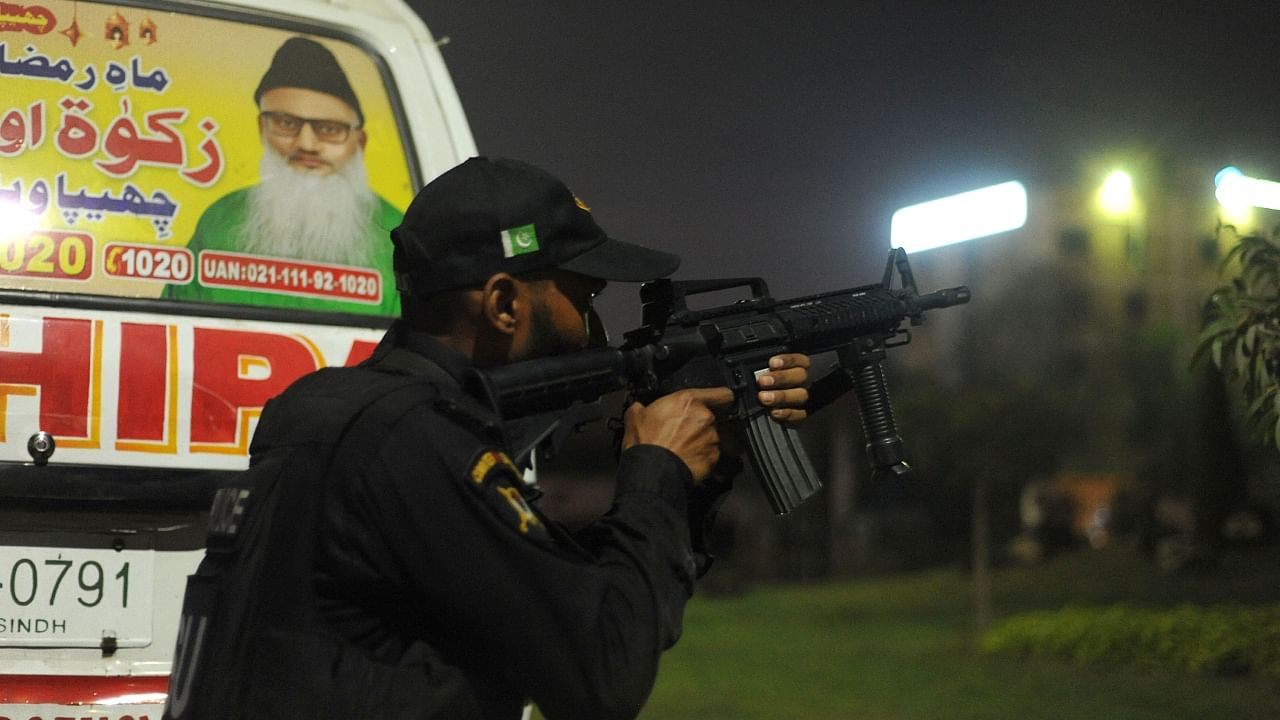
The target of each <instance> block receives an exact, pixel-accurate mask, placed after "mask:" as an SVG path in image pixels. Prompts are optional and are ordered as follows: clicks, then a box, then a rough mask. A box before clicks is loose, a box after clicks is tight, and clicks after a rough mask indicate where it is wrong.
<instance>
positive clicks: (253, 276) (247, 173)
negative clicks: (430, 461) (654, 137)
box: [0, 0, 475, 720]
mask: <svg viewBox="0 0 1280 720" xmlns="http://www.w3.org/2000/svg"><path fill="white" fill-rule="evenodd" d="M299 38H300V40H299ZM280 87H285V88H289V87H295V88H296V87H301V88H302V89H303V90H304V91H306V92H311V93H316V92H319V93H322V94H324V95H326V96H327V100H326V102H328V105H327V106H324V107H323V108H322V109H321V110H320V111H308V110H306V109H305V108H306V107H308V106H307V105H306V104H305V103H303V104H302V105H297V106H294V105H290V104H289V102H285V101H286V100H293V99H296V98H293V97H285V96H288V95H289V93H275V94H272V90H273V89H275V88H280ZM0 88H3V92H0V718H12V719H13V720H18V719H19V718H20V719H21V720H34V719H37V718H39V719H41V720H51V719H52V718H58V717H74V718H80V717H92V718H94V719H95V720H98V719H100V718H105V719H109V720H123V719H125V718H132V719H134V720H139V719H141V718H158V717H159V716H160V713H161V710H162V707H163V702H164V698H165V693H166V685H167V681H168V673H169V667H170V656H171V654H172V652H173V649H174V643H175V636H176V627H177V621H178V616H179V612H180V608H181V599H182V592H183V587H184V583H185V579H186V576H187V574H188V573H190V572H191V571H192V570H193V569H194V568H195V566H196V564H197V563H198V561H199V559H200V557H201V554H202V545H203V540H204V532H205V517H206V511H207V509H208V507H209V505H210V501H211V498H212V491H213V488H214V487H215V486H216V485H217V483H218V481H219V477H220V476H221V475H222V474H225V473H227V472H230V471H234V470H237V469H240V468H243V467H245V466H246V465H247V452H246V451H247V447H248V442H249V438H250V436H251V435H252V433H253V430H254V427H255V423H256V420H257V416H258V413H259V412H260V409H261V407H262V406H263V404H264V403H265V401H266V399H267V398H269V397H271V396H273V395H275V394H277V393H278V392H279V391H281V390H282V389H283V388H284V387H285V386H287V385H288V384H289V383H290V382H292V381H293V380H294V379H295V378H297V377H298V376H300V375H302V374H304V373H307V372H310V371H311V370H314V369H316V368H318V367H320V366H324V365H336V364H350V363H354V362H358V361H359V360H361V359H363V358H364V357H366V356H367V355H368V354H369V353H370V352H371V351H372V348H373V346H374V345H375V344H376V342H377V341H378V339H379V338H380V337H381V335H382V332H383V330H384V329H385V328H386V327H387V326H388V325H389V324H390V321H391V318H392V316H393V315H394V314H395V312H396V311H397V300H396V293H395V287H394V282H393V281H391V280H390V277H391V276H390V267H389V262H390V260H389V257H390V255H389V252H387V247H388V246H389V244H390V243H389V241H388V240H387V231H388V230H390V228H391V227H394V225H395V224H396V223H397V222H398V219H399V216H400V214H401V213H402V212H403V210H404V208H405V207H407V205H408V203H409V201H410V199H411V198H412V196H413V194H414V192H415V191H416V189H417V188H418V187H420V186H421V185H422V184H423V183H424V182H426V181H427V180H430V179H431V178H433V177H435V176H436V175H438V174H440V173H441V172H443V171H445V170H447V169H448V168H450V167H452V166H454V165H455V164H457V163H458V162H460V161H461V160H463V159H465V158H466V157H469V156H471V155H474V154H475V147H474V142H473V140H472V138H471V134H470V131H469V129H468V127H467V123H466V119H465V117H464V115H463V112H462V109H461V106H460V105H459V103H458V100H457V97H456V95H455V92H454V89H453V85H452V82H451V81H450V79H449V75H448V72H447V71H446V69H445V66H444V63H443V61H442V60H441V58H440V54H439V52H438V51H437V47H436V43H435V41H434V39H433V38H432V36H431V35H430V33H429V32H428V31H427V29H426V27H425V26H424V25H423V24H422V22H421V21H420V20H419V19H418V17H417V16H416V15H415V14H414V13H413V12H412V11H411V10H410V9H409V8H408V7H407V6H406V5H404V4H403V2H402V1H401V0H359V1H358V2H343V3H333V2H320V1H319V0H271V2H269V3H268V2H265V0H262V1H258V2H254V1H253V0H220V1H219V2H207V1H205V0H199V1H195V0H120V1H118V2H111V3H103V2H97V1H95V0H29V1H28V0H15V2H12V3H11V2H5V3H2V4H0ZM264 88H265V90H264ZM304 94H305V93H304ZM294 95H297V93H294ZM282 97H283V98H284V100H281V98H282ZM309 97H310V98H311V99H314V98H315V96H314V95H311V96H309ZM334 102H336V103H338V105H334V104H333V103H334ZM312 107H314V106H312ZM297 108H303V109H297ZM326 108H327V109H326ZM348 111H351V112H348ZM353 113H354V114H353ZM353 118H354V119H353ZM304 145H305V146H306V147H303V146H304ZM299 148H300V149H299ZM299 197H302V198H307V199H309V201H310V202H312V205H313V208H314V210H313V212H312V213H311V215H310V216H308V217H301V218H297V217H293V218H291V216H288V215H285V214H284V213H286V212H288V210H287V209H286V208H285V205H286V204H287V205H288V207H289V208H292V207H293V206H294V204H295V203H293V202H292V201H290V200H289V198H295V199H296V198H299ZM317 198H329V199H328V200H317ZM273 203H276V204H273ZM276 207H280V208H281V210H280V211H279V213H277V212H276V210H275V208H276ZM316 217H321V218H323V219H322V221H321V222H319V223H317V222H316V221H315V218H316ZM298 223H309V225H307V226H306V227H307V228H308V229H307V231H306V232H307V235H306V239H307V242H305V243H298V242H291V241H290V240H289V238H288V237H286V236H287V235H289V232H288V229H289V228H290V227H301V226H302V225H299V224H298ZM353 227H354V228H355V230H354V231H353V230H352V229H351V228H353ZM282 228H283V230H282ZM332 228H345V229H343V230H342V232H340V233H339V232H336V231H333V230H332ZM294 234H295V235H296V233H294ZM343 238H347V240H345V241H344V240H343Z"/></svg>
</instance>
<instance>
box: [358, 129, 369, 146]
mask: <svg viewBox="0 0 1280 720" xmlns="http://www.w3.org/2000/svg"><path fill="white" fill-rule="evenodd" d="M368 141H369V136H368V135H366V134H365V132H364V130H356V142H357V143H359V144H360V149H361V150H363V149H364V144H365V143H366V142H368Z"/></svg>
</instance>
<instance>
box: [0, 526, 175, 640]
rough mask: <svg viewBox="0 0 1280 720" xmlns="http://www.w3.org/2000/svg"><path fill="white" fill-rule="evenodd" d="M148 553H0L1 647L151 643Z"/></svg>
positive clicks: (5, 549)
mask: <svg viewBox="0 0 1280 720" xmlns="http://www.w3.org/2000/svg"><path fill="white" fill-rule="evenodd" d="M154 560H155V556H154V551H151V550H111V549H91V548H68V547H22V546H13V545H6V546H0V646H4V647H104V648H105V647H110V646H114V647H145V646H147V645H150V644H151V595H152V578H153V575H154Z"/></svg>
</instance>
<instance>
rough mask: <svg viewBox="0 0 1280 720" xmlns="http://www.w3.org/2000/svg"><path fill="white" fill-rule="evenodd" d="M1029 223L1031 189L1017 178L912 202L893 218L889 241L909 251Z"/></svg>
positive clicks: (973, 237)
mask: <svg viewBox="0 0 1280 720" xmlns="http://www.w3.org/2000/svg"><path fill="white" fill-rule="evenodd" d="M1026 222H1027V189H1026V188H1025V187H1023V185H1022V183H1020V182H1017V181H1016V180H1015V181H1011V182H1006V183H1001V184H999V185H992V186H990V187H985V188H981V189H978V190H970V191H969V192H963V193H960V194H958V195H950V196H947V197H944V198H939V199H937V200H930V201H929V202H923V203H920V204H918V205H909V206H907V207H904V208H902V209H900V210H898V211H897V212H895V213H894V214H893V217H892V219H891V220H890V221H889V242H890V244H891V245H892V246H893V247H897V248H902V249H903V250H906V251H907V252H908V253H913V252H920V251H921V250H931V249H933V248H936V247H942V246H944V245H951V244H954V243H958V242H964V241H965V240H974V239H976V238H980V237H986V236H988V235H995V234H996V233H1002V232H1006V231H1009V230H1017V229H1018V228H1020V227H1022V226H1023V225H1025V224H1026Z"/></svg>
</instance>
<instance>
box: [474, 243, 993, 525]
mask: <svg viewBox="0 0 1280 720" xmlns="http://www.w3.org/2000/svg"><path fill="white" fill-rule="evenodd" d="M895 270H896V271H897V275H898V277H899V280H900V285H901V287H900V288H899V289H896V290H895V289H892V287H891V285H892V282H893V277H894V272H895ZM741 287H746V288H749V289H750V291H751V298H749V299H745V300H740V301H738V302H735V303H731V304H729V305H724V306H721V307H715V308H711V309H707V310H691V309H690V308H689V307H688V303H687V299H688V298H689V297H690V296H692V295H697V294H700V293H707V292H713V291H722V290H729V289H734V288H741ZM640 297H641V300H642V303H643V305H642V313H643V322H644V324H643V325H642V326H641V327H639V328H637V329H635V330H632V331H631V332H628V333H626V334H625V336H624V338H625V342H624V343H623V345H622V347H621V348H600V349H594V350H584V351H582V352H578V353H573V354H570V355H562V356H557V357H552V358H546V359H540V360H530V361H526V362H521V363H515V364H512V365H506V366H502V367H498V368H493V369H490V370H487V371H484V372H477V374H476V376H475V377H474V380H475V382H477V383H478V384H479V385H480V386H481V387H482V389H483V391H484V392H485V393H486V394H487V395H488V396H489V398H490V400H491V402H492V403H493V405H494V407H495V408H496V409H497V410H498V412H499V413H500V414H501V416H502V418H503V420H504V421H512V420H516V419H519V418H525V417H528V416H532V415H535V414H537V415H545V416H546V419H545V421H544V422H542V423H541V424H540V426H541V427H544V428H546V430H545V431H544V432H542V433H540V434H535V441H534V445H536V443H537V442H538V441H541V440H543V439H545V438H546V437H547V436H548V435H549V434H550V433H551V431H552V429H554V427H555V426H556V423H557V421H558V415H557V414H558V413H561V412H562V411H563V410H564V409H565V408H569V407H570V406H573V405H575V404H578V403H591V402H594V401H596V400H598V399H599V398H600V397H601V396H602V395H604V394H606V393H609V392H613V391H615V390H620V389H623V388H627V389H629V390H630V392H631V393H632V395H633V396H634V397H635V398H636V399H638V400H639V401H640V402H643V403H646V404H647V403H649V402H652V401H653V400H654V399H655V398H658V397H660V396H662V395H666V394H668V393H672V392H675V391H676V390H680V389H682V388H688V387H717V386H727V387H729V388H731V389H732V390H733V392H734V395H735V396H736V398H737V402H736V405H735V407H734V410H733V413H732V414H731V415H730V418H729V419H730V420H731V421H736V422H741V423H742V424H743V425H744V427H745V429H746V437H747V439H748V441H749V443H750V450H751V452H750V455H751V464H752V467H754V468H755V471H756V475H757V476H758V477H759V478H760V480H761V483H762V484H763V485H764V488H765V491H766V494H767V495H768V496H769V501H770V503H771V504H772V505H773V509H774V511H775V512H777V513H778V514H785V513H788V512H790V511H791V510H793V509H795V508H796V507H797V506H799V505H800V503H802V502H803V501H804V500H805V499H806V498H808V497H809V496H810V495H812V494H813V493H814V492H816V491H817V490H818V489H819V488H820V487H821V486H822V483H821V481H819V480H818V478H817V476H816V474H815V473H814V471H813V467H812V466H811V465H810V463H809V458H808V456H807V455H806V454H805V451H804V447H803V446H802V445H801V444H800V440H799V438H798V437H797V435H796V431H795V429H794V428H793V427H791V426H788V425H784V424H782V423H778V422H775V421H774V420H772V419H771V418H770V417H769V413H768V411H767V409H766V408H764V407H763V406H761V405H760V403H759V401H758V399H757V396H756V392H757V389H758V388H757V387H756V373H757V372H759V371H762V370H763V369H764V368H766V367H767V366H768V362H769V358H770V357H772V356H774V355H777V354H779V353H784V352H799V353H805V354H808V355H817V354H819V353H826V352H834V353H835V357H836V361H837V362H836V364H835V366H833V368H832V370H831V372H829V373H828V374H827V375H826V376H824V377H822V378H820V379H818V380H817V381H816V382H815V383H813V385H812V387H811V388H810V402H809V406H808V410H809V412H810V413H812V412H815V411H816V410H818V409H820V408H821V407H823V406H825V405H827V404H829V403H830V402H831V401H832V400H834V399H835V398H836V397H839V396H840V395H843V394H844V393H845V392H847V391H848V390H850V389H852V390H853V391H854V392H855V393H856V395H857V399H858V412H859V414H860V415H861V420H862V429H863V433H864V435H865V437H866V440H867V453H868V456H869V458H870V460H871V465H872V467H873V468H874V470H875V471H876V472H877V473H889V474H891V475H894V476H902V475H905V474H906V473H907V472H909V471H910V468H909V467H908V466H907V463H906V462H904V461H903V458H902V440H901V439H900V438H899V437H898V429H897V426H896V424H895V422H894V419H893V408H892V406H891V405H890V403H889V394H888V391H887V389H886V387H885V380H884V370H883V368H882V367H881V364H880V363H881V361H882V360H884V358H885V350H886V349H888V348H891V347H897V346H899V345H905V344H906V343H908V342H910V339H911V334H910V331H909V330H907V329H904V328H903V327H902V323H903V321H906V320H910V322H911V325H919V324H921V323H922V322H924V313H925V311H927V310H932V309H935V308H944V307H950V306H952V305H959V304H962V303H966V302H968V301H969V289H968V288H967V287H963V286H962V287H955V288H948V289H946V290H939V291H937V292H932V293H928V294H925V295H921V294H919V292H918V291H917V290H916V284H915V279H914V277H913V276H912V274H911V266H910V265H909V264H908V262H907V254H906V252H905V251H903V250H901V249H897V248H895V249H893V250H890V251H889V261H888V264H887V265H886V267H885V272H884V279H883V280H882V281H881V282H880V284H878V285H865V286H862V287H855V288H852V289H849V290H837V291H835V292H828V293H822V294H818V295H809V296H807V297H801V298H796V299H794V300H775V299H773V298H771V297H769V291H768V288H767V286H766V285H765V282H764V280H761V279H760V278H732V279H723V280H692V281H672V280H657V281H654V282H649V283H645V284H644V285H643V286H642V287H641V290H640ZM534 445H530V447H529V448H528V449H527V450H526V451H525V452H526V453H527V452H530V451H532V449H533V446H534ZM522 454H523V453H522Z"/></svg>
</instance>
